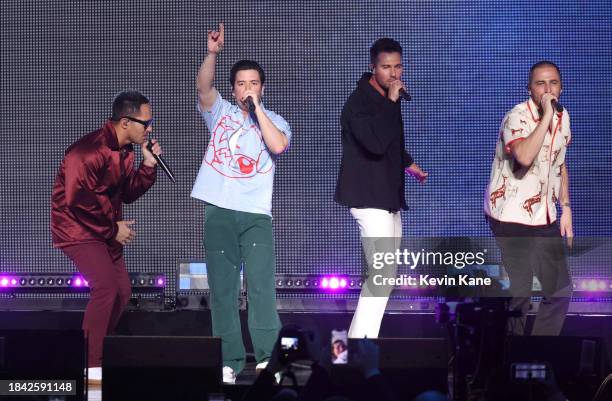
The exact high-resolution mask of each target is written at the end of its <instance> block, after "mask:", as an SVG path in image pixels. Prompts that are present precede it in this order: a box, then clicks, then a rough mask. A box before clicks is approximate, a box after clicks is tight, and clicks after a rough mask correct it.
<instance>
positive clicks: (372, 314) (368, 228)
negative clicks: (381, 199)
mask: <svg viewBox="0 0 612 401" xmlns="http://www.w3.org/2000/svg"><path fill="white" fill-rule="evenodd" d="M351 215H352V216H353V217H354V218H355V220H356V221H357V224H358V225H359V233H360V235H361V239H362V245H363V247H364V252H365V254H366V259H371V257H370V256H369V255H372V252H369V251H368V249H365V248H366V247H368V246H369V245H371V243H372V242H371V241H365V240H364V239H365V238H396V240H397V241H396V248H397V247H399V246H400V244H399V242H400V241H401V238H402V218H401V215H400V212H396V213H390V212H389V211H387V210H382V209H356V208H351ZM367 264H368V271H370V267H371V266H372V260H367ZM388 300H389V297H388V296H364V289H362V291H361V295H360V296H359V302H358V303H357V309H355V314H354V315H353V321H352V322H351V327H350V329H349V332H348V336H349V337H350V338H363V337H368V338H377V337H378V332H379V330H380V323H381V321H382V318H383V315H384V314H385V308H386V307H387V301H388Z"/></svg>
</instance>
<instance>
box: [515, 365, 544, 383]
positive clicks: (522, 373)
mask: <svg viewBox="0 0 612 401" xmlns="http://www.w3.org/2000/svg"><path fill="white" fill-rule="evenodd" d="M547 370H548V367H547V366H546V364H543V363H513V364H512V377H513V378H514V379H515V380H546V378H547V377H548V375H547Z"/></svg>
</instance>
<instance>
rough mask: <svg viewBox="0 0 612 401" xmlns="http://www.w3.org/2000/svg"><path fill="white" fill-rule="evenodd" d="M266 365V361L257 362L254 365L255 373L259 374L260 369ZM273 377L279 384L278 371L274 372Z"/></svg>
mask: <svg viewBox="0 0 612 401" xmlns="http://www.w3.org/2000/svg"><path fill="white" fill-rule="evenodd" d="M267 367H268V361H264V362H259V363H258V364H257V366H255V373H257V374H259V373H261V371H262V370H264V369H265V368H267ZM274 379H276V384H280V381H281V374H280V372H276V373H274Z"/></svg>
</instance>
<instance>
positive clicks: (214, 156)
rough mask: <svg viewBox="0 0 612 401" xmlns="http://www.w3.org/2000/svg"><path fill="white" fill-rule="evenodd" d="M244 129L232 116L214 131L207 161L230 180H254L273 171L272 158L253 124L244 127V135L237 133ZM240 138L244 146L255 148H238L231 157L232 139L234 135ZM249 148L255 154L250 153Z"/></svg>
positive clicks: (221, 121) (224, 118)
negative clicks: (247, 144) (230, 141)
mask: <svg viewBox="0 0 612 401" xmlns="http://www.w3.org/2000/svg"><path fill="white" fill-rule="evenodd" d="M240 127H241V124H240V122H238V121H235V120H233V119H232V118H231V117H230V116H223V117H222V118H221V120H219V123H218V124H217V126H216V127H215V129H214V130H213V131H212V135H211V139H210V143H209V144H208V151H207V152H206V157H205V158H204V161H205V162H206V163H207V164H209V165H210V166H211V167H212V168H214V169H215V170H216V171H217V172H219V173H220V174H222V175H224V176H226V177H228V178H251V177H253V176H255V175H256V174H265V173H268V172H269V171H270V170H271V169H272V163H270V154H269V153H268V150H267V148H266V146H265V144H264V142H263V138H262V137H261V134H260V132H259V129H258V128H257V126H255V125H254V124H253V125H251V126H249V127H244V126H243V127H242V128H243V130H242V133H241V134H238V133H236V132H237V131H238V130H239V129H240ZM234 133H236V135H241V136H240V138H239V140H240V142H241V143H243V144H245V143H249V144H253V143H254V144H256V145H255V146H242V147H241V146H238V145H236V150H235V152H234V154H233V155H232V152H231V150H230V146H229V138H230V136H231V135H232V134H234ZM249 148H255V150H252V149H251V151H249Z"/></svg>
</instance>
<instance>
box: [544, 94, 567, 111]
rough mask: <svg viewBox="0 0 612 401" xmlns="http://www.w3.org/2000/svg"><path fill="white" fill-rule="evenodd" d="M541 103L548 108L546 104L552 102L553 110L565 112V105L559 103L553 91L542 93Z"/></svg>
mask: <svg viewBox="0 0 612 401" xmlns="http://www.w3.org/2000/svg"><path fill="white" fill-rule="evenodd" d="M540 103H542V108H544V109H546V108H545V106H544V105H547V104H550V106H551V108H552V109H553V112H555V111H556V112H557V113H562V112H563V106H562V105H561V103H559V101H558V100H557V98H556V97H555V96H554V95H553V94H552V93H545V94H544V95H542V99H541V100H540Z"/></svg>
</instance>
